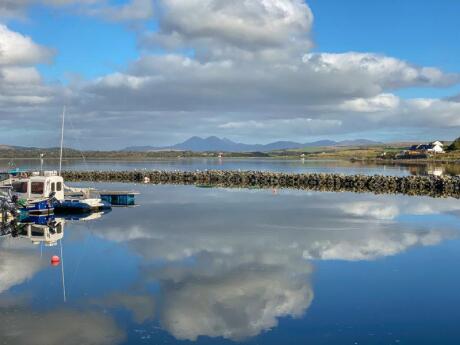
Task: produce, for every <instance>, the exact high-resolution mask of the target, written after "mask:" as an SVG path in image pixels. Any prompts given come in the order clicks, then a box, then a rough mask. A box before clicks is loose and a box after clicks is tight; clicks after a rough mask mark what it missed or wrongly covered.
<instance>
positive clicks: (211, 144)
mask: <svg viewBox="0 0 460 345" xmlns="http://www.w3.org/2000/svg"><path fill="white" fill-rule="evenodd" d="M378 144H381V143H380V142H377V141H372V140H367V139H357V140H344V141H333V140H319V141H313V142H307V143H298V142H295V141H275V142H273V143H269V144H243V143H237V142H234V141H232V140H230V139H227V138H218V137H216V136H211V137H207V138H201V137H196V136H195V137H191V138H189V139H187V140H185V141H184V142H182V143H179V144H175V145H172V146H164V147H154V146H130V147H127V148H125V149H124V150H123V151H131V152H148V151H166V150H177V151H195V152H205V151H222V152H258V151H259V152H268V151H275V150H285V149H298V148H303V147H309V146H310V147H312V146H314V147H328V146H372V145H378Z"/></svg>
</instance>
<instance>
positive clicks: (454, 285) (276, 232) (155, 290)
mask: <svg viewBox="0 0 460 345" xmlns="http://www.w3.org/2000/svg"><path fill="white" fill-rule="evenodd" d="M97 187H100V188H111V189H117V188H119V189H137V190H139V191H140V192H141V193H142V194H141V195H140V196H139V198H138V202H139V204H140V206H138V207H135V208H115V209H114V210H113V211H112V212H110V213H108V214H105V215H102V216H101V217H100V218H99V219H94V220H79V221H77V220H67V221H66V222H65V228H64V236H63V239H62V240H61V241H58V243H57V245H56V246H52V247H47V246H44V245H42V244H33V243H32V242H31V240H30V239H29V238H26V237H24V236H23V237H21V236H19V237H15V238H13V237H11V236H8V235H7V236H4V237H2V238H0V343H6V344H47V345H53V344H182V343H184V344H190V343H196V344H232V343H241V344H337V345H339V344H340V345H341V344H458V343H459V342H460V332H459V331H458V323H459V321H460V308H458V306H459V305H460V294H459V293H458V291H460V268H459V265H458V263H459V262H460V226H459V220H460V203H459V202H458V201H457V200H453V199H430V198H421V197H420V198H419V197H406V196H389V195H380V196H374V195H369V194H351V193H316V192H305V191H285V190H282V191H277V190H247V189H246V190H245V189H206V188H197V187H193V186H151V185H136V186H134V185H123V184H110V185H108V186H107V185H97ZM61 245H62V247H61ZM61 248H62V253H63V259H64V261H63V265H62V266H56V267H53V266H51V265H50V264H49V260H50V257H51V256H52V255H61ZM61 268H64V272H62V271H61ZM62 273H64V276H63V275H62ZM63 278H64V280H63ZM63 282H64V283H65V284H64V286H63ZM64 293H65V301H64Z"/></svg>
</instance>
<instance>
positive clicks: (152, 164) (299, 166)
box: [0, 158, 460, 176]
mask: <svg viewBox="0 0 460 345" xmlns="http://www.w3.org/2000/svg"><path fill="white" fill-rule="evenodd" d="M11 167H19V168H23V169H31V170H39V169H40V160H38V159H35V160H31V159H29V160H24V159H14V160H8V159H3V160H2V159H0V170H6V169H9V168H11ZM58 167H59V162H58V161H57V160H49V159H48V160H45V161H44V169H47V170H57V169H58ZM63 169H67V170H169V171H171V170H185V171H195V170H259V171H276V172H289V173H318V172H320V173H343V174H367V175H374V174H380V175H394V176H405V175H460V165H445V164H444V165H443V164H435V165H433V164H401V165H398V164H376V163H372V162H367V163H366V162H350V161H343V160H342V161H334V160H301V159H298V160H287V159H284V160H283V159H267V158H265V159H264V158H240V159H238V158H233V159H232V158H224V159H217V158H175V159H156V160H154V159H152V160H148V161H126V160H116V161H111V160H90V161H88V160H81V159H80V160H79V159H72V160H64V162H63Z"/></svg>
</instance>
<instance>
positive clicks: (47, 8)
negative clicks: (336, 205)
mask: <svg viewBox="0 0 460 345" xmlns="http://www.w3.org/2000/svg"><path fill="white" fill-rule="evenodd" d="M301 1H302V0H269V1H268V2H264V3H263V2H261V1H260V0H250V1H247V2H243V1H235V2H232V3H226V4H225V6H220V7H219V6H216V3H217V2H216V0H203V1H201V2H200V1H198V0H184V1H183V2H180V3H179V4H177V3H176V2H173V1H171V0H120V1H109V2H107V1H104V0H97V1H96V2H95V3H91V4H88V3H85V2H81V1H77V0H70V2H71V4H70V5H56V3H59V1H57V2H55V4H54V5H50V2H49V1H48V0H28V1H26V2H25V4H24V6H22V7H21V6H19V4H18V8H17V9H15V12H14V15H12V14H11V13H10V12H11V11H10V12H7V10H6V9H2V4H1V3H0V18H3V19H0V24H1V23H3V25H5V27H6V30H8V32H10V33H13V34H20V35H22V36H23V38H25V39H30V40H32V42H33V45H35V46H34V47H35V48H36V47H37V46H38V47H40V49H42V50H43V51H46V52H47V54H48V55H53V58H52V59H44V58H37V59H36V61H33V62H31V63H28V64H26V66H25V65H24V63H22V62H17V63H16V62H14V60H12V59H13V58H16V57H15V56H16V55H17V54H16V55H14V54H12V55H11V56H12V57H11V58H9V57H8V56H7V57H8V62H7V65H5V66H7V67H2V64H1V61H0V69H1V68H11V66H13V67H15V68H16V69H15V71H17V68H18V67H20V68H21V69H23V68H25V67H27V68H28V69H29V70H28V71H25V70H24V72H23V73H24V75H29V74H30V75H31V78H32V79H34V82H35V79H36V77H35V76H34V75H33V73H35V72H32V71H31V69H34V70H36V71H37V73H38V74H39V75H40V77H41V81H40V82H39V83H40V84H39V85H38V84H37V86H39V89H40V94H39V95H38V94H37V95H34V96H33V98H30V99H32V100H33V101H30V102H29V103H27V102H25V103H23V104H21V102H22V100H23V99H25V97H27V100H28V101H29V97H32V96H31V93H33V91H29V90H25V87H24V88H20V89H21V90H20V92H22V93H23V94H21V95H19V96H18V95H17V93H14V94H13V95H11V97H13V96H14V97H16V98H14V99H13V98H11V99H12V101H9V98H8V97H9V96H10V95H9V93H12V92H10V91H4V92H5V97H4V98H5V100H6V101H5V102H6V103H5V105H4V107H3V108H4V109H5V114H6V109H8V115H4V120H3V123H2V120H1V118H0V128H1V127H2V126H3V127H5V126H8V125H9V126H11V123H12V122H11V118H9V117H8V118H7V116H13V115H12V114H14V113H15V112H17V113H18V116H22V117H23V118H26V119H27V120H30V125H31V126H32V125H33V123H35V121H36V120H35V119H34V117H33V116H34V115H33V114H36V113H40V112H42V113H43V114H45V113H46V114H48V113H50V112H56V111H57V110H58V109H59V106H60V104H62V103H68V106H69V109H70V112H71V113H74V114H75V115H74V116H75V117H76V119H78V120H79V121H76V122H77V123H81V128H76V130H75V132H78V133H79V135H81V136H82V137H83V138H85V136H86V137H87V138H91V143H90V142H88V145H91V146H95V147H112V146H113V145H114V143H113V142H112V141H113V140H114V139H113V138H115V137H117V136H118V135H117V134H116V133H113V134H111V135H108V134H107V135H104V136H100V137H101V139H100V141H98V140H95V139H94V133H93V132H94V131H91V130H89V129H88V128H87V127H88V126H89V125H91V124H94V123H97V126H100V125H101V124H104V119H114V118H116V119H117V122H118V123H123V122H124V121H127V126H126V128H125V135H128V136H129V135H131V136H133V137H135V140H134V141H135V143H136V144H171V143H174V142H176V141H180V140H183V139H186V138H187V137H189V136H192V135H202V136H207V135H218V136H226V137H229V138H231V139H233V140H238V141H245V142H269V141H274V140H303V141H308V140H313V139H320V138H326V137H327V138H336V139H343V138H347V139H348V138H357V137H368V138H370V137H375V138H377V139H379V140H388V141H390V140H397V139H398V138H401V140H404V139H410V140H413V139H416V140H419V139H420V140H421V139H433V138H437V137H439V136H442V137H443V138H446V139H452V138H455V137H456V136H458V135H457V134H460V131H459V127H460V120H459V117H460V115H459V116H456V114H458V109H459V108H458V107H459V104H460V103H458V102H457V99H460V97H459V96H458V95H459V94H460V82H459V81H460V66H459V60H458V56H460V45H459V44H458V42H457V40H458V39H457V37H460V27H459V26H458V19H457V17H458V16H457V15H458V13H460V2H456V1H448V0H444V1H434V0H426V1H423V2H420V1H415V0H406V1H372V2H367V1H358V0H349V1H339V0H310V1H307V2H305V3H302V2H301ZM67 3H68V2H67ZM267 4H268V5H267ZM2 11H3V12H2ZM310 11H311V13H312V15H313V18H312V17H311V15H310ZM2 14H3V15H2ZM280 17H281V18H283V20H279V18H280ZM215 18H219V20H218V21H216V20H215ZM0 44H1V41H0ZM12 44H13V45H11V47H13V48H14V44H18V43H17V42H13V43H12ZM34 47H31V49H35V48H34ZM13 50H14V49H13ZM24 54H25V55H27V54H28V55H29V56H31V55H32V53H27V52H24ZM305 54H307V55H305ZM13 55H14V56H13ZM302 56H304V57H302ZM187 59H188V60H189V61H188V62H186V61H185V60H187ZM302 59H303V61H304V64H303V65H302V64H301V61H302ZM275 60H276V61H275ZM307 60H308V62H306V61H307ZM369 60H372V61H373V62H372V66H369V65H368V63H369ZM18 61H19V60H18ZM281 61H282V65H283V66H286V70H285V71H279V73H280V74H279V75H278V76H276V77H274V78H273V81H271V80H268V79H270V73H271V71H274V69H273V67H274V66H279V64H280V63H281ZM225 64H231V65H230V66H232V68H234V69H235V70H234V73H230V74H228V67H225V66H226V65H225ZM251 64H252V66H253V67H251ZM299 64H300V65H299ZM289 66H290V67H289ZM328 66H329V67H328ZM331 66H332V67H331ZM299 67H300V68H301V69H302V72H301V73H305V75H303V77H302V78H303V79H302V78H298V79H297V75H294V74H293V75H291V76H290V77H289V74H290V73H291V71H292V70H293V68H294V69H298V68H299ZM330 67H331V68H332V70H330V69H329V68H330ZM246 69H247V71H246ZM386 69H388V72H386ZM0 72H1V71H0ZM206 73H209V74H206ZM238 73H242V75H241V76H240V77H239V79H238V78H237V77H234V76H236V75H238ZM277 73H278V70H277ZM25 78H26V77H23V79H25ZM181 78H182V79H181ZM265 78H268V79H267V80H265ZM347 78H348V79H347ZM32 79H31V80H32ZM346 80H349V83H348V84H347V83H345V81H346ZM195 81H196V83H195ZM258 83H260V85H259V84H258ZM28 84H30V85H32V84H33V82H31V83H27V80H26V82H25V85H28ZM309 84H310V85H311V84H314V85H318V88H316V87H311V86H310V85H309ZM14 85H17V84H14ZM249 85H251V86H249ZM247 87H248V89H246V88H247ZM249 87H250V88H249ZM1 88H2V85H1V84H0V91H1V90H2V89H1ZM3 88H4V90H11V87H10V86H9V84H8V83H7V81H4V86H3ZM304 88H305V95H304V96H302V94H301V93H302V92H303V91H302V90H303V89H304ZM234 90H237V92H236V93H234ZM15 92H16V91H15ZM251 94H252V96H251V99H249V96H248V95H251ZM63 97H65V98H64V99H63ZM113 97H115V98H113ZM18 99H19V101H18ZM37 99H40V101H39V103H40V105H39V106H38V105H37V104H36V102H37ZM418 99H421V100H418ZM26 103H27V104H26ZM32 103H33V104H32ZM427 104H428V105H427ZM19 113H20V115H19ZM420 114H422V115H420ZM0 116H2V115H1V114H0ZM36 116H38V115H36ZM411 117H413V118H414V119H416V120H417V121H416V122H417V124H416V125H411V126H408V125H407V122H406V121H404V120H406V119H410V118H411ZM431 117H436V118H438V120H437V121H434V120H432V118H431ZM420 118H422V119H420ZM8 121H9V122H8ZM112 122H113V121H112ZM134 123H138V124H139V126H138V127H135V126H134ZM412 123H414V122H412ZM77 127H78V125H77ZM150 128H151V130H152V131H153V132H154V134H155V135H151V134H152V133H151V132H150V131H148V130H147V129H150ZM433 129H434V130H433ZM43 130H45V129H43ZM43 130H42V129H40V128H34V131H35V132H37V133H43ZM17 131H20V129H19V128H17V129H16V131H15V133H17ZM427 134H428V135H427ZM428 137H429V138H428ZM8 140H9V141H13V142H14V141H15V139H14V138H13V137H11V136H10V137H8ZM31 140H32V139H31ZM33 140H34V142H37V141H38V142H39V144H41V145H47V144H48V143H47V142H46V140H40V139H39V138H38V137H37V138H34V139H33ZM53 140H54V139H53ZM83 141H85V140H84V139H83ZM102 142H103V143H102ZM117 145H119V143H117Z"/></svg>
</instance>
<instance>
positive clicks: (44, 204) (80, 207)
mask: <svg viewBox="0 0 460 345" xmlns="http://www.w3.org/2000/svg"><path fill="white" fill-rule="evenodd" d="M1 184H2V185H3V188H10V189H11V192H12V195H13V197H14V198H16V200H17V204H18V205H19V209H20V210H21V211H23V212H26V213H27V214H29V215H40V214H52V213H72V212H78V213H89V212H94V211H100V210H106V209H110V208H111V205H110V203H108V202H107V201H104V200H102V199H101V198H100V197H98V196H97V195H91V196H90V193H92V192H93V190H91V189H88V188H87V189H80V188H71V187H68V186H66V185H65V184H64V179H63V178H62V177H61V176H59V175H58V173H57V172H56V171H42V172H33V173H25V172H23V173H21V174H20V175H16V176H15V175H10V178H9V179H8V180H4V181H3V182H1ZM75 191H77V192H75Z"/></svg>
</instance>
